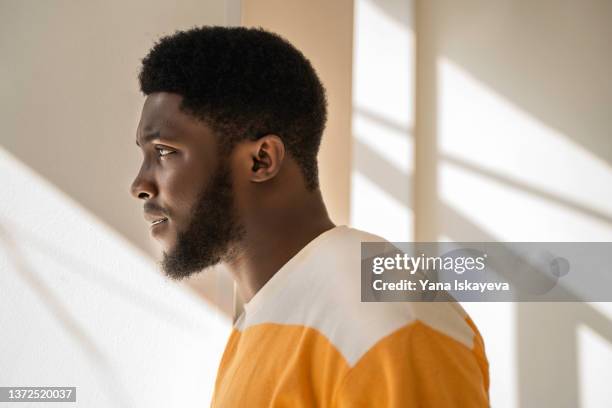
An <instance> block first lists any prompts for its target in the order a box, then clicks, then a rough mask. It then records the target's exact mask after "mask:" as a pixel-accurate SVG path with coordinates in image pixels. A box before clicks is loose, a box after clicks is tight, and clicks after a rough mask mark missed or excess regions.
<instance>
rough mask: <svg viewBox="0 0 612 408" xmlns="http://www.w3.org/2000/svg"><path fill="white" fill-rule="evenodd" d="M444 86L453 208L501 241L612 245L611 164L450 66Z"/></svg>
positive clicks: (442, 69)
mask: <svg viewBox="0 0 612 408" xmlns="http://www.w3.org/2000/svg"><path fill="white" fill-rule="evenodd" d="M438 78H439V79H438V84H439V85H438V101H439V102H438V106H439V112H438V130H439V154H440V159H441V168H440V178H439V180H440V184H439V194H440V197H441V198H442V199H443V200H444V202H445V203H446V204H447V205H450V206H452V207H453V208H456V209H457V210H458V211H461V212H462V214H463V215H464V216H465V217H467V218H468V219H470V220H471V221H473V222H474V223H476V224H478V225H479V226H480V227H481V228H482V229H484V230H486V231H487V232H488V233H489V234H490V235H492V236H493V237H495V238H496V239H500V240H508V241H512V240H514V241H519V240H525V241H530V240H534V241H546V240H550V241H593V240H603V241H609V240H612V228H611V227H612V205H611V204H610V203H612V167H611V166H610V165H609V164H607V163H605V162H604V161H602V160H601V159H600V158H598V157H597V156H596V155H595V154H593V153H591V152H589V151H587V150H586V149H584V148H583V147H582V146H581V145H579V144H578V143H576V142H574V141H572V140H571V138H570V137H569V136H566V135H562V134H560V133H558V132H557V131H555V130H554V129H551V128H550V127H548V126H546V125H545V124H543V123H541V122H540V121H538V120H537V119H536V118H534V117H533V116H531V115H529V113H527V112H524V111H522V110H520V109H519V108H517V107H516V106H514V105H513V104H511V103H510V102H508V101H507V100H505V99H504V98H503V97H501V96H499V95H497V94H496V93H494V92H493V91H491V90H490V89H488V88H487V87H485V86H483V85H482V84H481V83H480V82H479V81H478V80H476V79H475V78H473V77H471V76H470V75H469V74H467V73H466V72H465V71H463V70H462V69H461V68H460V67H458V66H457V65H455V64H454V63H453V62H451V61H449V60H448V59H446V58H440V59H439V61H438ZM575 136H576V137H579V136H580V135H575Z"/></svg>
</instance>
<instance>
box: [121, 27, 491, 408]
mask: <svg viewBox="0 0 612 408" xmlns="http://www.w3.org/2000/svg"><path fill="white" fill-rule="evenodd" d="M139 78H140V85H141V89H142V91H143V93H144V94H145V95H147V98H146V101H145V103H144V107H143V111H142V117H141V120H140V124H139V126H138V130H137V144H138V145H139V146H140V148H141V149H142V152H143V155H144V159H143V163H142V166H141V169H140V172H139V174H138V175H137V177H136V179H135V180H134V183H133V185H132V193H133V195H134V196H135V197H137V198H139V199H142V200H143V201H144V210H145V218H146V219H147V220H148V221H149V222H150V223H151V234H152V235H153V236H154V237H155V238H156V239H157V240H159V242H160V243H161V245H162V247H163V249H164V257H163V261H162V266H163V269H164V270H165V272H166V273H167V274H168V275H169V276H170V277H173V278H176V279H181V278H184V277H187V276H189V275H191V274H193V273H196V272H199V271H201V270H203V269H206V268H208V267H211V266H213V265H216V264H218V263H219V262H224V263H225V264H226V265H227V266H228V268H229V270H230V271H231V273H232V274H233V278H234V279H235V281H236V283H237V286H238V289H239V292H240V295H241V297H242V298H243V300H244V301H245V302H246V303H245V312H244V313H243V314H242V316H241V317H240V318H239V319H238V321H237V322H236V323H235V326H234V329H233V331H232V334H231V337H230V339H229V342H228V344H227V348H226V351H225V353H224V356H223V359H222V361H221V364H220V367H219V372H218V376H217V381H216V386H215V395H214V397H213V402H212V406H214V407H268V406H274V407H280V406H283V407H284V406H290V407H294V406H295V407H357V406H375V407H416V406H435V407H447V406H456V407H472V406H473V407H476V406H487V405H488V368H487V361H486V357H485V354H484V347H483V343H482V339H481V337H480V335H479V334H478V331H477V329H476V327H475V326H474V325H473V323H472V322H471V320H470V319H469V317H468V316H467V315H466V314H465V312H463V310H462V309H461V307H460V306H459V305H457V304H456V303H361V302H360V286H359V282H360V279H359V276H360V269H359V268H360V242H362V241H380V240H381V238H378V237H375V236H373V235H370V234H367V233H364V232H361V231H357V230H354V229H351V228H348V227H344V226H339V227H337V226H335V225H334V224H333V222H332V221H331V220H330V218H329V216H328V214H327V211H326V208H325V205H324V203H323V200H322V198H321V192H320V190H319V184H318V177H317V152H318V149H319V144H320V141H321V135H322V133H323V129H324V127H325V121H326V99H325V92H324V88H323V86H322V84H321V82H320V81H319V79H318V77H317V75H316V73H315V71H314V69H313V68H312V66H311V65H310V63H309V62H308V60H307V59H306V58H305V57H304V56H303V55H302V54H301V53H300V52H299V51H298V50H296V49H295V48H294V47H293V46H292V45H290V44H289V43H288V42H287V41H285V40H284V39H282V38H280V37H279V36H277V35H275V34H272V33H269V32H266V31H263V30H261V29H246V28H223V27H203V28H196V29H192V30H189V31H184V32H177V33H175V34H174V35H171V36H168V37H165V38H163V39H161V40H160V41H159V42H158V43H157V44H156V45H155V46H154V47H153V49H152V50H151V51H150V53H149V54H148V55H147V56H146V57H145V58H144V60H143V66H142V70H141V72H140V76H139ZM340 165H346V164H345V163H340Z"/></svg>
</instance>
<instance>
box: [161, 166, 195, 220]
mask: <svg viewBox="0 0 612 408" xmlns="http://www.w3.org/2000/svg"><path fill="white" fill-rule="evenodd" d="M204 183H205V180H204V178H203V177H202V173H201V171H197V170H195V169H189V168H182V169H175V170H173V171H168V172H166V173H165V174H164V175H163V176H161V177H160V181H159V184H160V196H161V197H160V198H161V200H162V205H163V206H165V208H166V209H167V210H168V211H169V212H170V216H171V217H172V218H174V219H175V221H177V222H183V221H185V220H188V219H189V214H190V212H191V209H192V207H193V205H194V204H195V202H196V200H197V199H198V197H199V195H200V192H201V191H202V186H203V185H204Z"/></svg>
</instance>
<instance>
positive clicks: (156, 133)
mask: <svg viewBox="0 0 612 408" xmlns="http://www.w3.org/2000/svg"><path fill="white" fill-rule="evenodd" d="M159 138H160V132H159V130H156V131H153V132H149V133H145V135H144V136H143V137H142V144H147V143H150V142H151V141H152V140H155V139H159ZM136 146H138V147H140V146H141V144H140V143H139V142H138V138H136Z"/></svg>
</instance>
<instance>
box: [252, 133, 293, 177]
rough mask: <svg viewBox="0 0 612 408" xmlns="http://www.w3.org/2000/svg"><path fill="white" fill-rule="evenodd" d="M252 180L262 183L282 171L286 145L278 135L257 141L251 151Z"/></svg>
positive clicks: (267, 136) (264, 137)
mask: <svg viewBox="0 0 612 408" xmlns="http://www.w3.org/2000/svg"><path fill="white" fill-rule="evenodd" d="M251 159H252V167H251V175H250V180H251V181H253V182H256V183H261V182H264V181H267V180H270V179H272V178H274V177H275V176H276V175H277V174H278V172H279V171H280V168H281V165H282V164H283V160H284V159H285V144H284V143H283V141H282V140H281V139H280V137H278V136H276V135H266V136H263V137H261V138H259V139H257V140H256V141H255V142H254V143H253V145H252V149H251Z"/></svg>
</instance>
